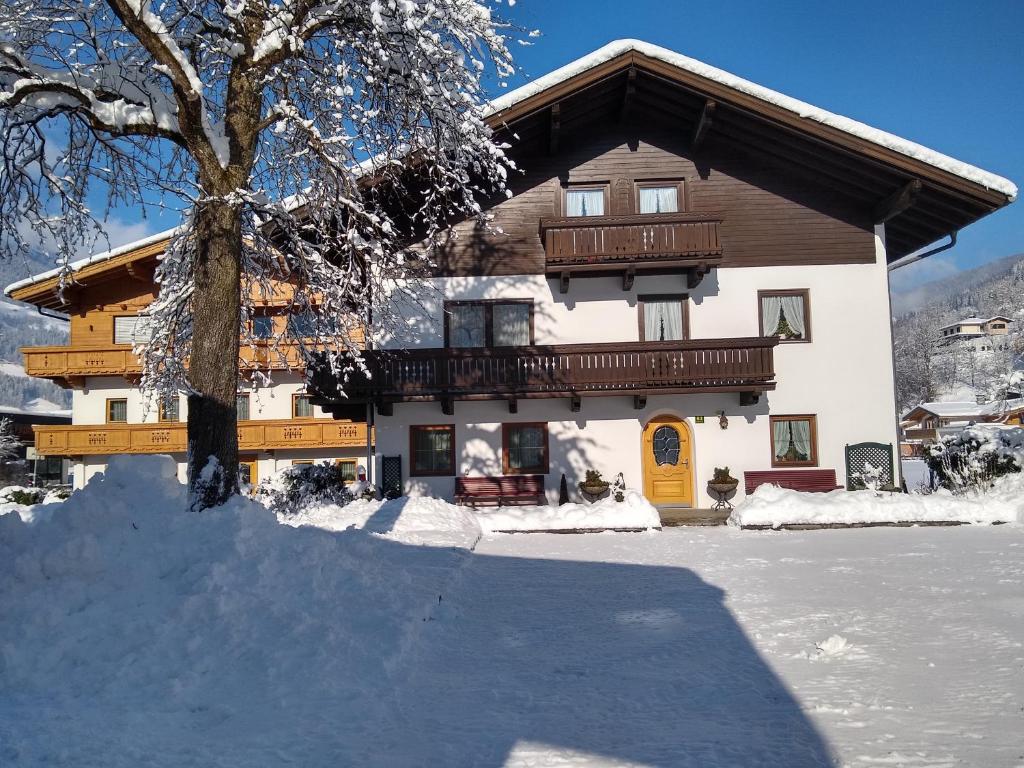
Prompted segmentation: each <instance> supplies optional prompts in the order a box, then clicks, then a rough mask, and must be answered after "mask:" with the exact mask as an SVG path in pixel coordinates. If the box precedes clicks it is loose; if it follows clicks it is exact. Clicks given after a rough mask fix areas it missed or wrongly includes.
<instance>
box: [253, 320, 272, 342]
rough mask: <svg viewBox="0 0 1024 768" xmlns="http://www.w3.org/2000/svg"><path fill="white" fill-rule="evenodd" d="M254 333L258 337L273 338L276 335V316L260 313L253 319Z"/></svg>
mask: <svg viewBox="0 0 1024 768" xmlns="http://www.w3.org/2000/svg"><path fill="white" fill-rule="evenodd" d="M252 335H253V337H254V338H257V339H271V338H273V337H274V318H273V317H270V316H269V315H260V316H259V317H254V318H253V319H252Z"/></svg>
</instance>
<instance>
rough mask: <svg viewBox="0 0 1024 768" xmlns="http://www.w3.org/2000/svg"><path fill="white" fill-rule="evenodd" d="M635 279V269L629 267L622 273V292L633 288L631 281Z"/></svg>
mask: <svg viewBox="0 0 1024 768" xmlns="http://www.w3.org/2000/svg"><path fill="white" fill-rule="evenodd" d="M635 278H636V267H629V268H627V269H626V271H625V272H623V273H622V290H624V291H628V290H630V289H631V288H632V287H633V280H634V279H635Z"/></svg>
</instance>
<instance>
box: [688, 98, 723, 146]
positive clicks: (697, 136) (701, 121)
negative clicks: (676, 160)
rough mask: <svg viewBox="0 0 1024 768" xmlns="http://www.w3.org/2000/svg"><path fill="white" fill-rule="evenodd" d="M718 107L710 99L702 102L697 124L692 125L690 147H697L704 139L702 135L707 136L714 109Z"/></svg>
mask: <svg viewBox="0 0 1024 768" xmlns="http://www.w3.org/2000/svg"><path fill="white" fill-rule="evenodd" d="M716 109H718V104H717V103H716V102H714V101H712V100H711V99H708V100H707V101H705V102H704V109H702V110H701V111H700V117H698V118H697V124H696V125H695V126H693V133H692V134H691V135H690V149H691V150H693V149H697V147H699V146H700V145H701V142H702V141H704V137H705V136H707V134H708V131H709V130H710V129H711V123H712V122H713V120H714V117H715V110H716Z"/></svg>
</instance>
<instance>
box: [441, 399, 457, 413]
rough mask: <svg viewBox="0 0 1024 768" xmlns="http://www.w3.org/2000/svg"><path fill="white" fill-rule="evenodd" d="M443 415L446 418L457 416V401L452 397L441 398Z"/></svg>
mask: <svg viewBox="0 0 1024 768" xmlns="http://www.w3.org/2000/svg"><path fill="white" fill-rule="evenodd" d="M441 413H443V414H444V415H445V416H454V415H455V401H454V400H453V399H452V398H451V397H447V396H446V397H442V398H441Z"/></svg>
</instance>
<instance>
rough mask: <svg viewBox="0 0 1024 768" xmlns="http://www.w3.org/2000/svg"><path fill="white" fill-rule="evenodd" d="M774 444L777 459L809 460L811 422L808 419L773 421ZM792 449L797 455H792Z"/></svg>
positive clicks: (783, 460)
mask: <svg viewBox="0 0 1024 768" xmlns="http://www.w3.org/2000/svg"><path fill="white" fill-rule="evenodd" d="M772 444H773V446H774V450H775V459H776V460H777V461H782V462H785V461H808V460H809V459H810V458H811V423H810V422H809V421H808V420H807V419H792V420H785V419H778V420H776V421H774V422H772ZM791 449H792V451H794V452H795V454H796V455H791Z"/></svg>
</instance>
